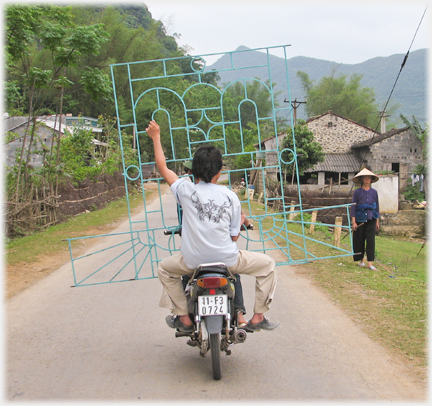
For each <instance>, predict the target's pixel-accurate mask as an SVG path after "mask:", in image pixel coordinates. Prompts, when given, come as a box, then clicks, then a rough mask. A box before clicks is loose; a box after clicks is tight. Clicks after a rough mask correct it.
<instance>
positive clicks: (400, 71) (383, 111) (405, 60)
mask: <svg viewBox="0 0 432 406" xmlns="http://www.w3.org/2000/svg"><path fill="white" fill-rule="evenodd" d="M427 8H428V6H426V8H425V11H424V12H423V15H422V18H421V19H420V22H419V24H418V26H417V29H416V31H415V33H414V37H413V39H412V41H411V44H410V46H409V48H408V51H407V53H406V54H405V57H404V59H403V61H402V64H401V67H400V69H399V73H398V75H397V77H396V80H395V82H394V84H393V87H392V90H391V92H390V95H389V97H388V98H387V101H386V104H385V105H384V108H383V109H382V110H381V111H382V114H384V113H385V111H386V108H387V106H388V104H389V102H390V99H391V97H392V94H393V91H394V89H395V87H396V84H397V82H398V80H399V77H400V75H401V73H402V70H403V68H404V67H405V64H406V62H407V60H408V56H409V53H410V50H411V47H412V45H413V43H414V40H415V38H416V36H417V33H418V30H419V28H420V26H421V23H422V22H423V18H424V16H425V14H426V11H427ZM380 117H381V115H380ZM380 124H381V118H380V120H379V121H378V123H377V125H376V127H375V133H376V132H377V129H378V126H379V125H380ZM375 133H374V135H373V136H372V138H371V139H370V141H371V144H372V141H373V139H374V138H375ZM365 157H366V152H365V154H364V156H363V159H362V164H363V162H364V159H365Z"/></svg>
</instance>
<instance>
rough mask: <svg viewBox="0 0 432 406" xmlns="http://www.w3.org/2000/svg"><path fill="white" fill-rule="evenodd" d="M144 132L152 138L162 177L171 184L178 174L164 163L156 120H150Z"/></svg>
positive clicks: (157, 164)
mask: <svg viewBox="0 0 432 406" xmlns="http://www.w3.org/2000/svg"><path fill="white" fill-rule="evenodd" d="M146 132H147V134H148V136H149V137H150V138H151V139H152V140H153V146H154V154H155V161H156V166H157V169H158V171H159V173H160V174H161V175H162V177H163V178H164V179H165V180H166V181H167V182H168V184H169V185H170V186H171V185H172V184H173V183H174V182H175V181H176V180H177V179H178V176H177V175H176V174H175V173H174V172H173V171H172V170H171V169H168V167H167V165H166V160H165V154H164V152H163V149H162V144H161V139H160V128H159V125H158V124H157V123H156V121H154V120H152V121H150V123H149V125H148V127H147V128H146Z"/></svg>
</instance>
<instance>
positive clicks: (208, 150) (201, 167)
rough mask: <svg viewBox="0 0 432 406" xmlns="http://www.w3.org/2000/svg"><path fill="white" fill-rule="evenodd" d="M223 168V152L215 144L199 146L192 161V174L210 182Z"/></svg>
mask: <svg viewBox="0 0 432 406" xmlns="http://www.w3.org/2000/svg"><path fill="white" fill-rule="evenodd" d="M221 169H222V153H221V152H220V150H218V149H217V148H216V147H214V146H213V145H204V146H202V147H199V148H198V149H197V151H196V152H195V154H194V158H193V161H192V174H193V175H194V177H195V178H199V179H200V180H203V181H204V182H206V183H210V182H211V180H212V179H213V178H214V176H215V175H217V174H218V173H219V171H220V170H221Z"/></svg>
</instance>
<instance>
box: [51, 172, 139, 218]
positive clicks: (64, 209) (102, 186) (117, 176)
mask: <svg viewBox="0 0 432 406" xmlns="http://www.w3.org/2000/svg"><path fill="white" fill-rule="evenodd" d="M134 183H136V182H130V183H129V182H128V190H129V191H130V190H131V188H132V187H133V184H134ZM59 195H60V198H59V215H60V217H66V216H73V215H76V214H79V213H83V212H85V211H86V210H89V211H90V210H93V209H95V208H98V209H100V208H102V207H104V206H105V205H106V204H107V203H108V202H110V201H112V200H115V199H119V198H120V197H123V196H125V181H124V177H123V175H122V174H121V173H120V172H116V173H114V175H107V174H104V175H100V176H99V177H98V178H97V179H96V180H95V181H89V180H85V181H83V182H80V183H79V184H78V185H75V186H74V185H72V183H70V182H67V183H64V184H61V185H59Z"/></svg>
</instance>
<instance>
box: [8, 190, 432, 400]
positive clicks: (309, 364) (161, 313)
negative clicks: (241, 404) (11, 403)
mask: <svg viewBox="0 0 432 406" xmlns="http://www.w3.org/2000/svg"><path fill="white" fill-rule="evenodd" d="M171 199H172V196H170V195H169V194H167V195H166V196H164V201H166V203H167V204H169V205H171V206H172V207H173V208H174V204H173V203H172V201H171ZM172 216H173V217H174V214H172ZM127 224H128V223H124V224H122V225H121V226H120V228H119V230H126V229H127ZM89 261H90V259H89ZM277 270H278V287H277V292H276V297H275V301H274V306H273V308H272V310H271V311H270V312H269V317H271V318H273V319H278V320H279V321H280V323H281V324H280V326H279V327H278V329H276V330H275V331H273V332H264V331H261V332H259V333H254V334H249V336H248V339H247V341H246V342H245V343H244V344H238V345H235V346H234V347H233V351H232V355H230V356H225V355H222V374H223V377H222V380H221V381H214V380H213V379H212V373H211V360H210V356H207V357H205V358H201V357H200V356H199V352H198V350H197V349H196V348H191V347H189V346H187V345H186V339H185V338H177V339H176V338H175V337H174V332H173V330H170V329H169V328H168V327H167V326H166V325H165V321H164V318H165V316H166V314H167V312H166V310H165V309H161V308H159V307H158V306H157V303H158V300H159V295H160V293H161V286H160V283H159V281H158V280H157V279H151V280H144V281H136V282H125V283H117V284H112V285H99V286H90V287H79V288H71V287H70V286H71V285H72V284H73V279H72V271H71V265H70V263H68V264H65V265H64V266H62V267H61V268H60V269H58V270H57V271H56V272H54V273H53V274H51V275H50V276H48V277H47V278H45V279H43V280H42V281H40V282H39V283H37V284H36V285H34V286H33V287H31V288H29V289H27V290H26V291H24V292H22V293H21V294H19V295H17V296H15V297H13V298H12V299H11V300H9V301H8V302H7V304H6V315H7V320H6V326H7V329H6V361H7V368H6V369H5V371H6V379H5V382H6V386H7V387H6V397H7V399H9V400H17V401H24V400H40V401H45V400H75V401H81V400H119V401H122V400H124V401H126V400H138V399H141V400H146V401H159V400H188V399H191V400H199V399H202V400H228V399H229V400H240V401H245V400H255V401H267V400H327V401H328V400H363V401H365V400H394V401H396V400H421V399H423V398H422V397H423V396H425V395H424V393H425V392H424V388H423V387H422V386H421V385H420V384H418V383H416V382H415V381H414V380H413V378H412V377H411V375H409V373H408V371H407V370H406V369H404V367H403V366H402V365H400V364H398V363H397V362H396V361H395V360H393V359H392V357H391V356H389V355H388V354H387V353H386V352H385V351H384V349H383V348H381V347H380V346H379V345H377V344H375V343H373V342H372V341H371V340H369V339H368V338H367V337H366V336H365V334H363V333H362V331H361V330H360V329H359V327H358V326H356V325H355V324H354V323H353V322H351V321H350V320H349V318H348V317H347V316H346V315H345V314H344V313H343V312H342V311H341V310H339V309H338V308H337V307H336V306H335V305H334V304H332V303H331V302H329V301H328V299H327V298H326V297H325V296H324V295H323V294H322V293H321V292H320V291H319V290H318V289H317V288H316V287H315V286H314V285H313V284H312V283H311V282H310V281H309V280H308V279H305V278H303V277H298V276H296V275H295V273H294V270H293V267H289V266H283V267H278V268H277ZM242 280H243V284H244V290H245V298H246V306H247V308H248V310H249V311H251V310H252V304H253V279H251V278H249V277H246V276H245V277H243V278H242Z"/></svg>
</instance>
